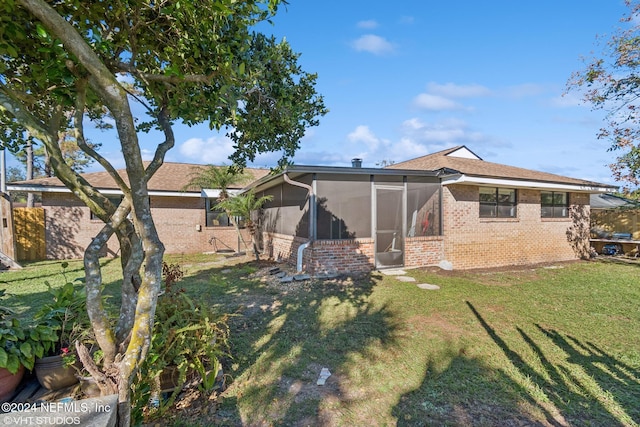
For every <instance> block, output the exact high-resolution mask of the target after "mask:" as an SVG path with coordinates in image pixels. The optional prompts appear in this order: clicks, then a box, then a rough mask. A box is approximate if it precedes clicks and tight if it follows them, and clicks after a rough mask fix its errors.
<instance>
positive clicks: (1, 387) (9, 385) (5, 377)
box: [0, 365, 24, 401]
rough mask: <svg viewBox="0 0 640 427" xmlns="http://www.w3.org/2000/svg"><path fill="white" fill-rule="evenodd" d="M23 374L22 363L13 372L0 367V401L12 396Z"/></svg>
mask: <svg viewBox="0 0 640 427" xmlns="http://www.w3.org/2000/svg"><path fill="white" fill-rule="evenodd" d="M23 376H24V366H22V365H20V368H19V369H18V372H16V373H15V374H12V373H11V372H9V370H8V369H7V368H0V401H5V400H7V399H10V398H11V397H12V396H13V393H14V392H15V391H16V388H17V387H18V385H19V384H20V381H22V377H23Z"/></svg>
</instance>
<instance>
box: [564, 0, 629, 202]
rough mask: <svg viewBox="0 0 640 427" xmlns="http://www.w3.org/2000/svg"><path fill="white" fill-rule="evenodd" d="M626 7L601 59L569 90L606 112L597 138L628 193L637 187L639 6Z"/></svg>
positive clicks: (572, 81) (571, 83)
mask: <svg viewBox="0 0 640 427" xmlns="http://www.w3.org/2000/svg"><path fill="white" fill-rule="evenodd" d="M626 4H627V6H628V8H629V12H628V14H627V15H625V16H624V17H622V19H621V22H622V23H623V28H621V29H619V30H618V31H617V32H616V33H615V34H613V35H612V36H611V37H610V38H609V39H608V40H607V41H606V44H605V46H604V49H603V52H602V55H600V57H596V58H593V59H591V60H590V61H589V62H587V64H586V67H585V68H584V69H583V70H581V71H579V72H576V73H574V74H573V76H572V77H571V79H570V80H569V82H568V89H569V90H572V89H574V90H582V91H583V94H584V100H585V101H586V102H587V103H589V104H591V106H592V108H594V109H596V110H602V111H605V112H606V114H607V115H606V123H605V125H604V126H603V127H602V128H601V129H600V131H599V133H598V135H597V136H598V138H599V139H603V140H607V141H609V144H610V145H609V149H610V150H611V151H616V152H617V153H619V154H618V156H617V158H616V162H615V163H614V164H611V165H610V166H611V170H612V172H613V175H614V177H615V178H616V180H618V181H622V182H624V183H625V188H626V191H627V192H629V191H632V190H633V188H634V187H638V186H639V185H640V103H639V102H638V101H639V100H640V76H638V73H639V72H640V25H639V24H638V22H639V21H638V18H639V15H640V3H638V2H637V1H632V0H626Z"/></svg>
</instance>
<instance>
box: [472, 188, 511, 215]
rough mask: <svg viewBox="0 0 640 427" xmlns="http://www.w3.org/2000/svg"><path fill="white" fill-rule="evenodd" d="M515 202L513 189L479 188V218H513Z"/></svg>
mask: <svg viewBox="0 0 640 427" xmlns="http://www.w3.org/2000/svg"><path fill="white" fill-rule="evenodd" d="M517 200H518V199H517V195H516V190H514V189H511V188H497V187H480V218H515V217H516V216H517V214H518V209H517Z"/></svg>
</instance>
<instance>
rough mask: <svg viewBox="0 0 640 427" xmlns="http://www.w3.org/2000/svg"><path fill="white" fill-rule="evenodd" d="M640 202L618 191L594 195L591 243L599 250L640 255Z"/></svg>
mask: <svg viewBox="0 0 640 427" xmlns="http://www.w3.org/2000/svg"><path fill="white" fill-rule="evenodd" d="M639 216H640V202H638V201H635V200H629V199H626V198H624V197H620V196H616V195H614V194H592V195H591V246H593V248H594V250H595V251H596V252H598V253H605V254H612V253H627V254H633V255H635V256H638V248H639V246H640V245H639V243H640V220H639V218H638V217H639Z"/></svg>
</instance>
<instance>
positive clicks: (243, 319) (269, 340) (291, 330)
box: [187, 262, 396, 426]
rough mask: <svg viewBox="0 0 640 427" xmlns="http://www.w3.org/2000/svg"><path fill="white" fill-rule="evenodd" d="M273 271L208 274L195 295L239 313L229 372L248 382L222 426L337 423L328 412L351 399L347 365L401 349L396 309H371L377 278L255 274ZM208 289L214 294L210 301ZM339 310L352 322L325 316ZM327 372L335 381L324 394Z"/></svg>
mask: <svg viewBox="0 0 640 427" xmlns="http://www.w3.org/2000/svg"><path fill="white" fill-rule="evenodd" d="M273 265H274V264H267V263H261V264H257V263H255V262H251V263H248V264H246V265H237V266H235V267H234V268H233V269H231V268H222V267H221V268H214V269H210V270H207V271H202V272H200V273H198V274H197V275H196V276H195V277H194V278H192V279H195V280H193V281H190V283H194V285H193V287H192V288H191V289H188V288H187V292H195V293H198V294H199V295H201V297H202V299H203V300H204V299H207V300H208V301H210V303H211V307H212V308H214V309H215V310H217V311H220V312H227V313H228V312H231V313H232V316H231V317H230V321H229V323H230V326H231V330H232V335H231V347H232V348H231V353H232V355H233V357H232V358H230V359H229V360H227V361H225V365H226V366H225V369H226V371H225V372H228V374H229V376H230V379H231V382H232V383H233V379H235V378H239V377H243V385H242V386H241V387H240V388H237V389H235V390H232V389H233V385H232V387H231V388H230V389H229V390H228V391H229V392H228V393H226V396H225V395H223V397H222V399H221V401H220V406H219V408H218V411H217V416H218V417H219V418H218V419H216V420H215V422H216V425H287V426H290V425H326V424H331V420H330V418H331V416H332V415H331V414H330V413H329V412H328V411H327V410H326V408H325V407H324V405H326V402H328V401H329V402H330V401H332V400H340V401H342V400H343V398H344V396H343V387H342V381H343V380H344V376H343V375H342V369H343V367H344V365H345V364H346V363H347V362H348V361H349V360H352V359H353V358H354V357H355V358H357V357H363V358H366V357H367V356H368V352H369V351H370V350H369V347H370V345H371V344H374V343H375V345H376V346H378V347H379V346H382V347H383V348H387V347H388V348H391V347H393V346H395V345H396V337H395V331H396V325H395V324H394V320H393V316H392V314H391V313H390V311H389V309H388V307H386V306H384V305H382V306H372V305H371V304H369V302H368V297H369V296H370V295H371V293H372V292H373V289H374V287H375V286H376V278H375V277H374V276H372V275H371V274H369V275H363V276H361V277H359V279H358V280H357V281H354V280H351V279H350V278H347V277H340V278H336V279H331V280H324V281H306V282H292V283H288V284H287V283H282V284H280V283H278V282H277V281H273V280H272V279H271V278H270V277H264V276H262V277H260V275H256V276H254V275H251V274H247V272H248V271H252V270H255V269H258V271H262V272H264V271H265V269H268V267H269V266H271V267H273ZM201 286H202V287H206V288H208V291H207V293H206V294H205V293H204V292H203V291H202V289H203V288H201ZM311 287H313V292H311V291H310V290H311ZM336 307H340V308H342V307H343V308H344V310H345V317H344V319H342V321H336V322H332V320H331V319H327V318H326V317H325V316H324V315H323V314H324V313H326V311H327V310H332V309H335V308H336ZM322 368H328V369H329V371H330V372H331V373H332V375H331V377H330V378H329V379H328V380H327V382H326V384H325V385H324V386H322V387H319V386H318V385H317V384H316V381H317V379H318V376H319V374H320V372H321V370H322ZM247 378H249V380H247ZM248 408H250V411H249V410H248ZM240 414H242V419H240V418H239V417H240Z"/></svg>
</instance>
